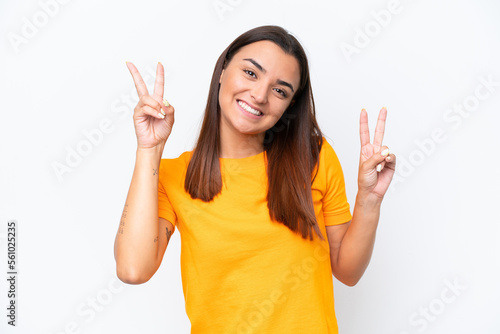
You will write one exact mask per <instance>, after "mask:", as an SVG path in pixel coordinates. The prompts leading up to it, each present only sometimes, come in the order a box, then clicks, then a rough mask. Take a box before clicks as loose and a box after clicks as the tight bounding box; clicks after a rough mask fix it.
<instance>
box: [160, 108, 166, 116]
mask: <svg viewBox="0 0 500 334" xmlns="http://www.w3.org/2000/svg"><path fill="white" fill-rule="evenodd" d="M160 111H161V113H162V114H163V116H165V115H166V114H165V112H164V111H163V109H161V108H160Z"/></svg>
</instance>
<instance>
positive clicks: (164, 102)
mask: <svg viewBox="0 0 500 334" xmlns="http://www.w3.org/2000/svg"><path fill="white" fill-rule="evenodd" d="M163 104H164V105H165V107H168V106H169V105H170V103H168V101H167V100H165V99H163Z"/></svg>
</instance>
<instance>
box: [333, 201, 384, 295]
mask: <svg viewBox="0 0 500 334" xmlns="http://www.w3.org/2000/svg"><path fill="white" fill-rule="evenodd" d="M381 203H382V199H380V198H378V197H374V196H368V195H365V194H363V193H360V192H358V194H357V196H356V203H355V205H354V210H353V215H352V220H351V223H350V226H349V228H348V229H347V231H346V233H345V235H344V238H343V239H342V242H341V244H340V248H339V251H338V257H337V258H336V259H333V258H332V268H334V272H335V276H336V277H337V278H338V279H339V280H341V281H342V282H344V283H345V284H347V285H349V286H353V285H355V284H356V283H357V282H358V281H359V279H361V277H362V276H363V274H364V272H365V270H366V268H367V267H368V264H369V263H370V259H371V256H372V253H373V246H374V244H375V235H376V231H377V226H378V221H379V217H380V206H381Z"/></svg>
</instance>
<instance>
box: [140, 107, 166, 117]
mask: <svg viewBox="0 0 500 334" xmlns="http://www.w3.org/2000/svg"><path fill="white" fill-rule="evenodd" d="M138 113H141V114H143V115H149V116H153V117H155V118H161V119H164V118H165V115H164V114H163V113H161V112H158V110H156V109H154V108H151V107H150V106H143V107H141V108H140V109H139V111H138Z"/></svg>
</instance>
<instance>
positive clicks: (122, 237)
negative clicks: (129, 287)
mask: <svg viewBox="0 0 500 334" xmlns="http://www.w3.org/2000/svg"><path fill="white" fill-rule="evenodd" d="M163 147H164V144H163V145H158V146H157V147H153V148H148V149H139V148H138V149H137V152H136V163H135V168H134V173H133V176H132V181H131V183H130V188H129V191H128V195H127V199H126V203H125V206H124V209H123V214H122V217H121V220H120V225H119V228H118V232H117V234H116V238H115V245H114V255H115V261H116V273H117V276H118V278H119V279H120V280H121V281H123V282H125V283H128V284H141V283H144V282H147V281H148V280H149V279H150V278H151V277H152V276H153V275H154V273H155V272H156V271H157V270H158V268H159V266H160V264H161V260H162V259H163V255H164V253H165V249H166V247H167V244H168V241H169V239H170V236H171V234H172V233H173V231H174V227H173V225H172V224H171V223H170V222H169V221H167V220H166V219H163V218H158V172H159V166H160V161H161V155H162V152H163Z"/></svg>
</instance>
